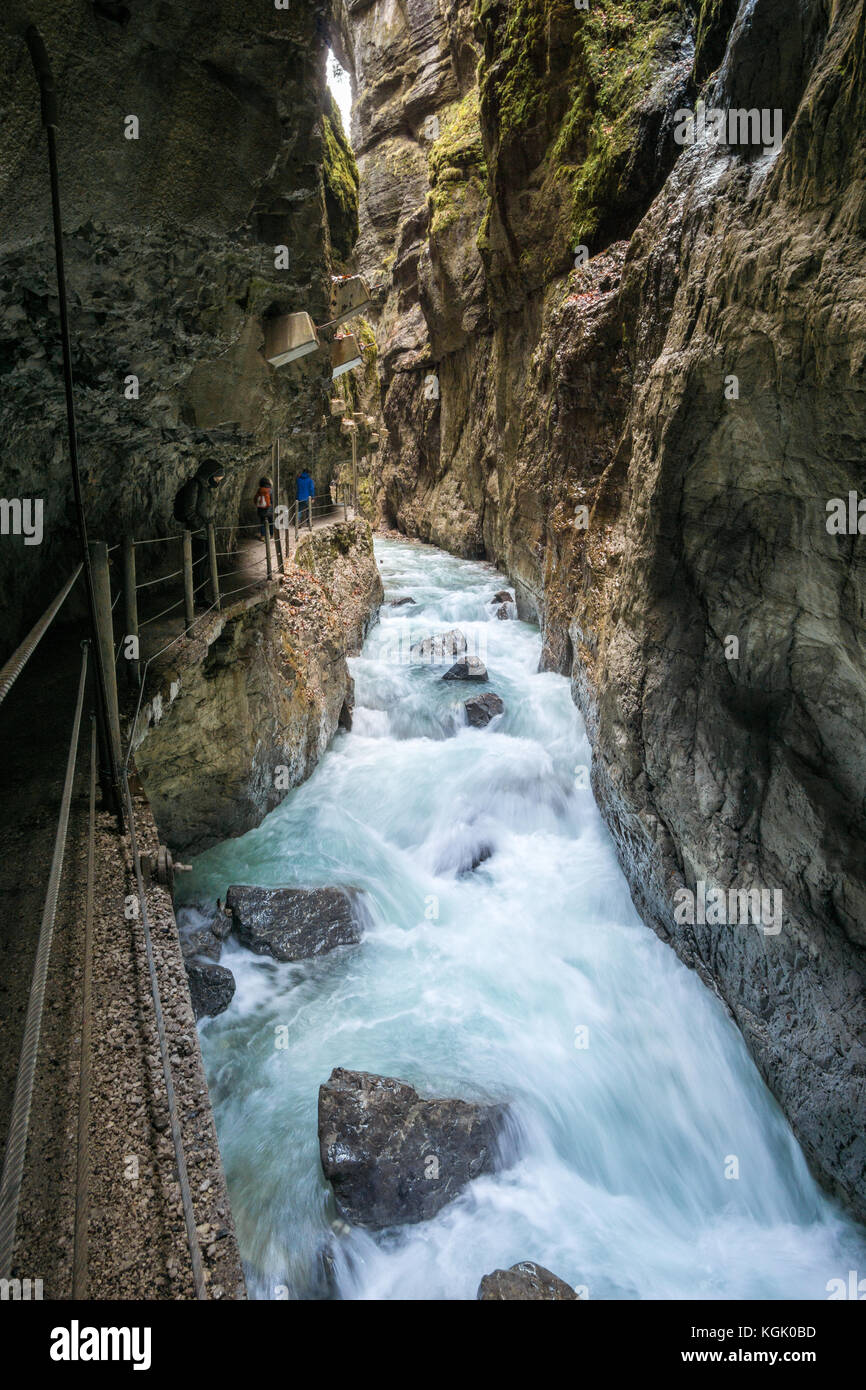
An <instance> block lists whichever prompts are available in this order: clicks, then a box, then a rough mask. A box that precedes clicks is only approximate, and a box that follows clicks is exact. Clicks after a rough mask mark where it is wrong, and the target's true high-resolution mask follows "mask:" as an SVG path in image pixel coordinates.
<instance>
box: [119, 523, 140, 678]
mask: <svg viewBox="0 0 866 1390" xmlns="http://www.w3.org/2000/svg"><path fill="white" fill-rule="evenodd" d="M123 622H124V628H125V631H124V639H126V638H127V637H134V638H135V641H136V645H137V644H138V598H137V596H136V591H135V541H134V540H133V539H132V537H131V536H124V538H123ZM126 670H127V675H128V676H129V683H130V685H132V686H133V687H134V688H135V689H136V690H138V688H139V686H140V685H141V667H140V665H139V660H138V657H137V656H134V657H127V658H126Z"/></svg>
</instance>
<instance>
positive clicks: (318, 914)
mask: <svg viewBox="0 0 866 1390" xmlns="http://www.w3.org/2000/svg"><path fill="white" fill-rule="evenodd" d="M226 907H228V908H230V909H231V913H232V923H233V931H234V935H235V936H236V937H237V939H238V941H240V942H241V944H242V945H243V946H247V947H248V948H249V949H250V950H251V951H254V952H255V953H256V955H258V956H265V955H267V956H273V958H274V960H285V961H288V960H308V959H310V957H312V956H320V955H324V954H325V953H326V952H328V951H333V950H335V949H336V947H337V946H354V945H357V943H358V942H359V941H360V940H361V937H362V936H363V932H364V927H365V925H366V922H367V920H368V914H367V910H366V908H365V906H364V903H363V899H362V897H361V895H360V894H359V893H357V892H356V891H355V890H354V889H349V888H256V887H247V886H240V885H238V886H233V887H231V888H230V889H229V890H228V893H227V894H226Z"/></svg>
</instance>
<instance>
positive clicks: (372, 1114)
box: [319, 1067, 505, 1230]
mask: <svg viewBox="0 0 866 1390" xmlns="http://www.w3.org/2000/svg"><path fill="white" fill-rule="evenodd" d="M504 1116H505V1110H504V1107H503V1106H500V1105H474V1104H470V1103H469V1102H467V1101H463V1100H422V1099H421V1097H420V1096H419V1095H418V1093H417V1091H415V1090H414V1089H413V1088H412V1087H411V1086H409V1085H408V1084H407V1083H406V1082H405V1081H397V1080H395V1079H394V1078H393V1077H389V1076H373V1075H371V1074H370V1073H369V1072H359V1071H345V1070H344V1069H343V1068H342V1067H337V1068H335V1069H334V1071H332V1073H331V1075H330V1077H329V1078H328V1080H327V1081H326V1083H325V1084H324V1085H323V1086H321V1087H320V1088H319V1153H320V1156H321V1160H322V1171H323V1173H324V1175H325V1177H326V1178H327V1179H328V1181H329V1182H330V1184H331V1186H332V1188H333V1191H334V1197H335V1199H336V1202H337V1206H338V1208H339V1210H340V1212H341V1214H342V1215H343V1216H344V1217H345V1218H346V1220H347V1221H350V1222H352V1223H353V1224H354V1225H356V1226H366V1227H368V1228H370V1229H372V1230H381V1229H382V1228H383V1227H386V1226H396V1225H406V1224H411V1223H414V1222H417V1221H427V1220H429V1218H430V1217H431V1216H435V1215H436V1213H437V1212H438V1211H440V1210H441V1208H442V1207H443V1206H445V1204H446V1203H447V1202H450V1201H451V1200H452V1199H453V1198H454V1197H456V1196H457V1194H458V1193H459V1192H460V1191H462V1189H463V1188H464V1187H465V1186H466V1184H467V1183H468V1182H470V1181H471V1180H472V1179H473V1178H477V1177H478V1176H479V1174H480V1173H484V1172H489V1171H490V1170H491V1169H492V1168H493V1167H494V1165H495V1163H496V1161H497V1152H498V1141H499V1136H500V1134H501V1131H502V1126H503V1122H504Z"/></svg>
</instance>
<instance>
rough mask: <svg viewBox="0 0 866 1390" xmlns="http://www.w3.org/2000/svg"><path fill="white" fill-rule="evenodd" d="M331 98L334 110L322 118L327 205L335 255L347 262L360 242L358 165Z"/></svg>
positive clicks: (323, 164) (330, 110)
mask: <svg viewBox="0 0 866 1390" xmlns="http://www.w3.org/2000/svg"><path fill="white" fill-rule="evenodd" d="M329 98H330V109H329V111H327V112H325V113H324V115H323V116H322V135H323V144H324V159H323V163H322V174H323V177H324V181H325V206H326V208H327V212H328V225H329V227H330V231H331V246H332V248H333V251H334V254H335V256H336V257H337V258H338V259H339V260H341V261H347V260H348V259H349V257H350V256H351V254H352V250H353V248H354V245H355V242H356V241H357V240H358V182H359V180H358V166H357V164H356V163H355V156H354V154H353V153H352V147H351V145H350V144H349V142H348V140H347V139H346V135H345V132H344V130H343V122H342V120H341V118H340V112H339V110H338V108H337V105H336V103H335V102H334V98H333V96H331V95H330V93H329Z"/></svg>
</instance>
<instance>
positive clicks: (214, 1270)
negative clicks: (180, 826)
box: [0, 628, 244, 1299]
mask: <svg viewBox="0 0 866 1390" xmlns="http://www.w3.org/2000/svg"><path fill="white" fill-rule="evenodd" d="M79 660H80V648H79V640H78V634H77V633H75V634H73V633H72V632H70V631H69V630H68V629H62V628H60V629H58V630H57V631H55V632H53V633H52V634H51V637H50V638H47V639H46V640H45V641H44V643H43V644H42V646H41V647H40V648H39V649H37V652H36V654H35V655H34V657H33V658H32V660H31V662H30V664H29V665H28V667H27V669H26V670H25V672H24V673H23V674H22V675H21V677H20V678H19V680H18V682H17V683H16V685H15V687H14V688H13V689H12V691H11V692H10V694H9V696H8V698H7V700H6V701H5V703H4V707H3V720H2V723H0V757H2V759H3V767H4V791H5V793H6V794H5V796H4V797H3V798H2V799H0V1040H2V1046H0V1144H2V1145H3V1146H4V1148H5V1142H6V1134H7V1129H8V1123H9V1116H10V1109H11V1104H12V1094H13V1090H14V1085H15V1076H16V1072H17V1068H18V1059H19V1055H20V1050H21V1041H22V1035H23V1028H24V1019H25V1014H26V1010H27V1001H28V997H29V993H30V980H31V976H32V969H33V961H34V956H35V952H36V943H37V940H38V936H39V924H40V921H41V915H42V908H43V903H44V898H45V887H46V879H47V865H48V864H49V862H50V859H51V853H52V848H53V841H54V834H55V828H56V824H57V809H58V804H59V801H60V791H61V784H62V780H63V772H64V767H65V762H66V753H67V748H68V741H69V735H70V730H71V725H72V710H73V703H74V694H75V687H76V678H77V671H78V664H79ZM89 749H90V726H89V717H85V720H84V723H83V728H82V738H81V743H80V747H79V758H78V769H77V778H76V783H75V790H74V796H73V802H72V808H71V815H70V825H69V836H68V841H67V849H66V856H65V860H64V869H63V876H62V880H61V890H60V897H59V902H58V911H57V919H56V927H55V932H54V940H53V945H52V950H51V956H50V962H49V970H48V981H47V989H46V998H45V1012H44V1017H43V1027H42V1035H41V1040H40V1047H39V1059H38V1065H37V1073H36V1085H35V1090H34V1100H33V1109H32V1111H31V1117H30V1133H29V1139H28V1146H27V1155H26V1165H25V1171H24V1182H23V1186H22V1191H21V1205H20V1210H19V1218H18V1228H17V1232H16V1242H15V1257H14V1264H13V1269H12V1274H13V1276H14V1277H18V1278H22V1279H26V1278H29V1279H31V1280H33V1279H41V1280H42V1283H43V1296H44V1297H45V1298H46V1299H66V1298H69V1297H71V1294H72V1259H73V1242H74V1233H75V1214H76V1177H77V1163H76V1152H77V1149H76V1146H77V1128H78V1107H79V1060H80V1036H81V1008H82V961H83V943H84V924H85V897H86V886H87V839H88V821H89V817H88V780H89V779H88V762H89ZM135 810H136V822H137V826H138V832H139V838H140V840H141V842H142V843H141V847H142V849H143V850H144V851H149V850H152V849H153V848H154V847H155V844H156V839H157V836H156V831H155V827H154V825H153V820H152V817H151V815H150V811H149V807H148V806H147V804H146V802H144V801H143V800H137V801H136V806H135ZM134 895H135V880H134V875H133V873H132V864H131V860H130V855H129V845H128V840H126V839H122V840H121V839H120V838H119V837H118V835H117V834H116V832H115V829H114V823H113V820H112V818H111V817H110V816H107V815H105V814H98V816H97V830H96V888H95V911H94V947H93V1007H92V1012H91V1029H92V1054H91V1055H92V1070H91V1084H90V1088H89V1090H90V1129H89V1135H90V1164H89V1172H90V1176H89V1192H90V1220H89V1223H88V1230H89V1246H90V1259H89V1276H90V1277H89V1289H88V1294H89V1296H90V1297H92V1298H109V1299H113V1298H175V1299H176V1298H192V1297H193V1296H194V1290H193V1280H192V1269H191V1265H190V1259H189V1253H188V1248H187V1244H186V1235H185V1229H184V1222H183V1216H182V1212H181V1205H180V1190H179V1187H178V1184H177V1177H176V1171H175V1163H174V1150H173V1146H172V1142H171V1137H170V1132H169V1128H168V1114H167V1106H166V1092H165V1082H164V1078H163V1075H162V1069H161V1066H160V1062H159V1050H158V1043H157V1036H156V1026H155V1018H154V1010H153V1001H152V997H151V992H150V983H149V978H148V972H147V965H146V959H145V948H144V940H143V934H142V930H141V926H140V923H139V922H138V920H136V919H134V918H133V919H130V917H129V915H128V912H127V904H128V903H129V902H130V901H131V900H133V899H134ZM147 902H148V912H149V914H150V918H151V924H152V931H153V940H154V952H155V954H156V958H157V972H158V976H159V982H160V993H161V996H162V1004H163V1010H164V1014H165V1020H166V1029H167V1033H168V1038H169V1046H170V1050H171V1055H172V1073H173V1079H174V1085H175V1091H176V1095H177V1103H178V1114H179V1117H180V1122H181V1129H182V1133H183V1139H184V1150H185V1154H186V1160H187V1165H188V1169H189V1176H190V1183H191V1189H192V1194H193V1202H194V1206H195V1214H196V1221H197V1224H198V1226H199V1230H200V1236H201V1239H202V1257H203V1260H204V1265H205V1277H206V1280H207V1284H208V1290H209V1296H210V1297H212V1298H213V1297H215V1298H236V1297H243V1296H244V1288H243V1276H242V1272H241V1267H240V1262H239V1258H238V1254H237V1246H236V1242H235V1238H234V1229H233V1225H232V1219H231V1211H230V1208H229V1203H228V1198H227V1195H226V1192H225V1185H224V1178H223V1175H222V1167H221V1163H220V1159H219V1152H218V1148H217V1143H216V1136H215V1133H214V1129H213V1120H212V1116H211V1113H210V1107H209V1105H208V1104H207V1095H206V1083H205V1079H204V1073H203V1070H202V1066H201V1055H200V1052H199V1046H198V1036H197V1033H196V1027H195V1020H194V1018H193V1014H192V1008H191V1005H190V1000H189V994H188V991H187V987H186V980H185V975H184V968H183V961H182V957H181V952H180V944H179V941H178V937H177V929H176V926H175V922H174V915H173V910H172V905H171V899H170V897H169V895H168V893H167V892H166V891H165V890H164V889H162V888H159V887H158V886H153V887H151V888H150V889H149V891H148V894H147Z"/></svg>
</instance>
